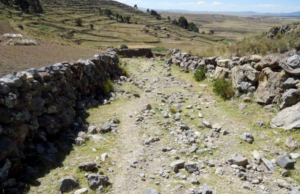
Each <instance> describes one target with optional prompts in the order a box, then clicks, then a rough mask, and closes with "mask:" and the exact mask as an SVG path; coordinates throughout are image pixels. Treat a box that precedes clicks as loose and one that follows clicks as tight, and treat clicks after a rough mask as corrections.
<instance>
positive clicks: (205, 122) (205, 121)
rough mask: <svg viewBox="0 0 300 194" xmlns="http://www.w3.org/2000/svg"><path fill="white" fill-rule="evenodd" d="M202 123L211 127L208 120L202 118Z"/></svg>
mask: <svg viewBox="0 0 300 194" xmlns="http://www.w3.org/2000/svg"><path fill="white" fill-rule="evenodd" d="M202 123H203V125H205V127H207V128H212V126H211V123H210V122H209V121H207V120H203V122H202Z"/></svg>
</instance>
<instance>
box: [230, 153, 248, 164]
mask: <svg viewBox="0 0 300 194" xmlns="http://www.w3.org/2000/svg"><path fill="white" fill-rule="evenodd" d="M229 163H230V164H235V165H238V166H243V167H246V166H247V164H248V159H247V158H246V157H244V156H240V155H238V154H234V155H232V156H231V159H229Z"/></svg>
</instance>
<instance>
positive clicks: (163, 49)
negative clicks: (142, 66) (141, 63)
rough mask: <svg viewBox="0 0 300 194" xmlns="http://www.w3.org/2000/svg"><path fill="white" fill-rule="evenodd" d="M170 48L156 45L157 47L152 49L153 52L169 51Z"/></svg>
mask: <svg viewBox="0 0 300 194" xmlns="http://www.w3.org/2000/svg"><path fill="white" fill-rule="evenodd" d="M167 50H168V49H166V48H164V47H155V48H152V49H151V51H152V52H164V51H167Z"/></svg>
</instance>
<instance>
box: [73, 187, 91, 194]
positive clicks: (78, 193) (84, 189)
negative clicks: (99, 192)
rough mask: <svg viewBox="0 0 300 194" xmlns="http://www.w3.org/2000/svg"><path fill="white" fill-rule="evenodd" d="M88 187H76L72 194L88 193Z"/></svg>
mask: <svg viewBox="0 0 300 194" xmlns="http://www.w3.org/2000/svg"><path fill="white" fill-rule="evenodd" d="M88 192H89V189H88V188H82V189H78V190H76V191H75V192H74V194H84V193H88Z"/></svg>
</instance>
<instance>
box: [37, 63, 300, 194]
mask: <svg viewBox="0 0 300 194" xmlns="http://www.w3.org/2000/svg"><path fill="white" fill-rule="evenodd" d="M125 60H126V61H127V63H128V65H127V68H128V69H129V72H130V74H131V78H130V79H131V80H126V81H122V82H119V84H117V85H116V100H115V101H112V104H111V105H105V106H101V107H99V108H97V109H92V110H90V117H89V118H88V122H89V123H90V124H91V125H96V126H100V125H102V124H104V122H105V121H107V119H115V118H118V119H119V120H120V121H121V123H120V125H119V126H118V127H117V131H118V133H116V134H115V135H113V134H96V135H95V134H94V135H93V137H91V138H90V140H89V141H88V142H86V144H85V145H82V146H78V147H75V148H74V151H73V152H72V153H71V154H70V156H68V158H67V159H66V160H65V162H64V167H62V168H60V169H55V170H53V171H51V173H50V174H48V175H47V176H46V177H44V178H41V179H40V181H41V186H39V187H33V188H32V189H31V192H32V193H43V191H47V193H56V190H57V189H56V186H55V185H54V186H52V185H51V184H50V182H51V181H57V179H59V178H62V177H64V176H72V177H75V178H76V179H77V180H78V181H79V183H80V187H81V188H88V184H87V181H86V178H85V177H84V172H82V171H79V170H78V169H77V167H78V165H79V164H80V163H82V162H88V161H96V163H98V164H100V166H101V168H99V171H101V172H103V173H104V174H105V175H107V176H108V177H109V178H110V182H111V183H112V186H111V187H109V188H108V189H104V190H103V192H105V193H118V194H119V193H122V194H123V193H124V194H127V193H128V194H135V193H136V194H140V193H148V194H150V193H151V194H152V193H153V194H155V193H174V194H175V193H178V194H182V193H191V194H193V193H195V194H196V193H201V192H202V193H205V194H208V193H211V192H213V193H223V194H224V193H270V194H271V193H272V194H277V193H278V194H283V193H289V190H292V189H294V188H297V187H298V183H297V182H296V181H295V180H296V179H297V177H299V175H298V174H297V172H294V171H293V172H292V175H291V178H285V177H282V175H281V174H282V172H283V170H281V169H279V168H278V167H276V166H275V165H274V168H276V170H275V171H274V172H270V171H269V170H268V169H267V167H266V165H264V164H263V163H262V162H258V161H257V160H255V159H254V158H253V157H254V156H253V154H252V153H253V152H254V151H255V150H257V151H258V152H261V153H264V156H265V158H266V159H267V160H268V161H271V160H272V159H274V158H276V157H277V156H275V155H272V154H273V153H274V152H275V151H276V152H280V153H282V152H283V151H284V150H285V147H284V146H283V145H282V144H284V143H283V142H284V141H285V140H286V138H287V137H288V136H289V134H287V133H284V132H282V131H277V130H270V129H268V128H267V127H259V126H257V125H256V123H257V122H258V121H263V122H265V123H267V122H268V121H269V120H270V118H271V117H272V116H273V115H274V113H273V112H272V111H269V110H264V109H262V108H261V107H259V106H258V105H256V104H254V103H250V104H245V106H246V107H245V108H243V109H241V110H240V109H239V108H238V107H241V106H238V105H240V103H241V102H240V101H239V100H237V101H231V102H229V101H227V102H225V101H222V100H220V99H218V98H216V97H215V96H214V95H213V93H212V91H211V83H209V82H206V81H205V82H204V83H201V84H199V83H197V82H194V80H193V78H192V74H187V73H183V72H181V71H180V69H179V68H178V67H175V66H174V67H172V68H171V69H168V68H165V67H164V66H163V62H161V61H153V60H142V59H125ZM244 132H247V133H251V134H252V135H253V136H254V142H253V143H252V144H249V143H247V142H245V141H243V140H241V138H240V136H241V135H242V134H243V133H244ZM103 153H107V154H108V157H107V159H106V160H105V161H102V160H101V155H102V154H103ZM234 154H237V155H238V156H236V157H233V155H234ZM259 157H260V156H259ZM230 159H231V160H230ZM271 163H272V162H271ZM296 169H299V164H296ZM295 171H297V170H295ZM49 184H50V185H49ZM89 193H95V191H89Z"/></svg>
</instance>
